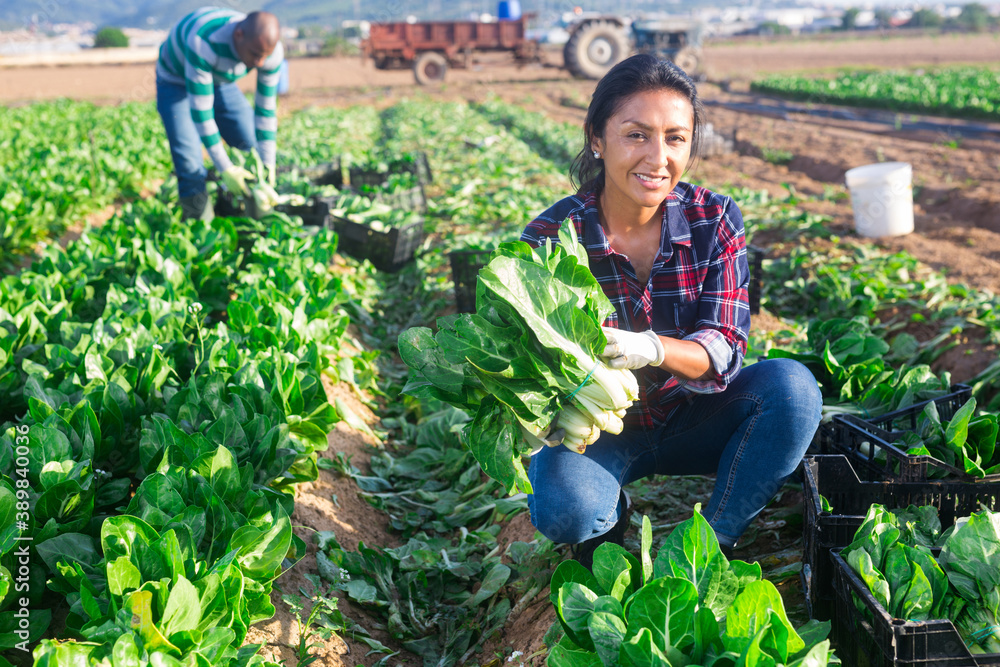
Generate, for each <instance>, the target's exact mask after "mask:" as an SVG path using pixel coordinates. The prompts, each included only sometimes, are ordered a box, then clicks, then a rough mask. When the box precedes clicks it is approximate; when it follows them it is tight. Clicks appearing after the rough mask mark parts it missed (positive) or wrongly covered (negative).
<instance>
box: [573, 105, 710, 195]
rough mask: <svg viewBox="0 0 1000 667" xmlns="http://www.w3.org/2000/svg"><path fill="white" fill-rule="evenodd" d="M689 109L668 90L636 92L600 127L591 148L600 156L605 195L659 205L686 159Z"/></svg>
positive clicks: (690, 127) (690, 121)
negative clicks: (602, 130)
mask: <svg viewBox="0 0 1000 667" xmlns="http://www.w3.org/2000/svg"><path fill="white" fill-rule="evenodd" d="M693 135H694V109H693V108H692V106H691V102H690V101H689V100H688V98H687V97H685V96H684V95H682V94H680V93H678V92H676V91H673V90H666V89H661V90H655V91H646V92H641V93H635V94H634V95H631V96H630V97H628V98H626V99H625V102H624V103H623V104H622V105H621V107H620V108H619V109H618V111H617V112H616V113H615V114H614V115H612V116H611V117H610V118H609V119H608V122H607V125H605V127H604V136H602V137H599V138H598V139H597V141H596V145H595V146H594V147H593V148H594V150H596V151H598V152H599V153H600V154H601V157H602V158H603V159H604V195H605V197H607V198H608V201H609V203H614V204H616V205H618V206H621V205H623V204H624V205H628V204H629V203H631V204H633V205H636V206H638V207H639V208H642V209H647V208H651V207H658V206H659V205H660V204H661V203H662V202H663V200H664V199H666V197H667V195H668V194H670V192H671V191H672V190H673V189H674V187H675V186H676V185H677V183H678V182H679V181H680V180H681V175H683V173H684V170H685V168H687V164H688V160H689V159H690V158H691V140H692V138H693Z"/></svg>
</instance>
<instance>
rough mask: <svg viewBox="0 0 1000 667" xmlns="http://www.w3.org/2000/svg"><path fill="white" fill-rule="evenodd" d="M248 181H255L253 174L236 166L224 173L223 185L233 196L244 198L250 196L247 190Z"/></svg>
mask: <svg viewBox="0 0 1000 667" xmlns="http://www.w3.org/2000/svg"><path fill="white" fill-rule="evenodd" d="M247 179H253V174H251V173H250V172H249V171H247V170H246V169H244V168H243V167H240V166H238V165H235V164H234V165H233V166H231V167H229V169H226V170H225V171H224V172H222V184H223V185H224V186H226V189H227V190H229V191H230V192H232V193H233V194H240V195H243V196H246V195H248V194H250V191H249V190H248V189H247Z"/></svg>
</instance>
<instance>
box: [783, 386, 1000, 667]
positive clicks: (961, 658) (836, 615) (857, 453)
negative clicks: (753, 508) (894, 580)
mask: <svg viewBox="0 0 1000 667" xmlns="http://www.w3.org/2000/svg"><path fill="white" fill-rule="evenodd" d="M971 394H972V391H971V388H970V387H969V386H967V385H961V384H959V385H954V386H952V388H951V392H950V393H949V394H947V395H945V396H942V397H940V398H937V399H933V400H932V401H923V402H921V403H918V404H916V405H913V406H911V407H908V408H905V409H902V410H897V411H895V412H892V413H889V414H886V415H883V416H881V417H877V418H870V419H859V418H857V417H854V416H850V415H838V416H836V417H834V419H833V422H832V424H831V425H830V427H829V429H828V431H827V435H826V436H825V437H824V439H823V443H822V451H823V452H824V453H823V454H821V455H817V456H808V457H806V458H805V459H804V460H803V464H802V472H803V496H804V498H803V504H804V515H805V517H804V518H805V521H804V535H803V558H802V563H803V564H802V581H803V588H804V592H805V596H806V602H807V606H808V608H809V613H810V615H811V616H812V617H813V618H816V619H819V620H832V621H833V637H834V641H835V644H836V647H837V653H838V656H839V657H840V658H841V660H842V661H843V664H844V665H846V666H848V667H850V666H851V665H858V666H861V665H865V666H868V665H870V666H872V667H890V666H891V667H924V666H927V667H930V663H934V664H940V665H948V666H951V667H960V666H961V667H976V666H977V665H980V666H985V665H1000V655H974V654H972V653H971V652H970V650H969V648H968V647H967V646H966V645H965V643H964V642H963V640H962V638H961V636H960V635H959V633H958V631H957V630H956V628H955V625H954V624H953V623H952V622H951V621H950V620H931V621H909V620H907V619H894V618H891V616H890V615H889V613H888V612H887V611H886V610H885V609H884V608H883V607H882V606H881V605H880V604H879V603H878V602H877V601H876V600H875V598H874V597H873V596H872V595H871V593H870V592H869V590H868V588H867V586H866V585H865V584H864V582H862V580H861V579H860V578H859V577H858V576H857V574H856V573H855V572H854V571H853V570H852V569H851V568H850V567H849V566H848V565H847V563H846V562H845V560H844V559H843V558H841V557H840V553H839V552H840V550H841V549H843V548H844V547H846V546H847V545H849V544H850V543H851V542H852V541H853V538H854V534H855V532H856V531H857V529H858V528H859V527H860V526H861V524H862V522H863V520H864V517H865V515H866V514H867V512H868V509H869V507H870V506H871V505H872V504H876V503H877V504H880V505H883V506H885V508H886V509H889V510H894V509H903V508H906V507H908V506H910V505H917V506H922V505H932V506H934V507H936V508H937V510H938V515H939V517H940V519H941V527H942V530H945V529H947V528H949V527H951V526H952V525H954V523H955V521H956V520H957V519H959V518H961V517H964V516H968V515H969V514H971V513H972V512H977V511H979V510H981V509H983V508H984V507H985V508H988V509H991V510H994V511H996V510H998V509H1000V475H988V476H986V477H974V476H971V475H969V474H967V473H966V472H965V471H964V470H960V469H958V468H955V467H954V466H950V465H948V464H946V463H945V462H943V461H940V460H938V459H936V458H934V457H932V456H927V455H920V456H913V455H908V454H907V453H906V451H905V448H904V447H901V446H899V444H900V440H901V439H902V438H903V437H904V435H905V434H906V433H907V432H909V431H913V430H915V429H916V428H917V425H918V419H919V417H920V415H921V413H922V412H923V411H924V409H925V407H927V404H928V403H934V404H935V407H936V409H937V412H938V414H939V415H940V417H941V419H942V421H947V420H950V419H951V417H952V416H953V415H954V414H955V413H956V412H957V411H958V409H959V408H961V407H962V406H963V405H964V404H965V403H966V402H967V401H968V399H969V398H970V397H971ZM821 496H822V498H823V499H825V500H826V501H827V503H828V504H829V505H828V506H829V508H830V511H824V508H823V507H824V505H823V503H822V501H821Z"/></svg>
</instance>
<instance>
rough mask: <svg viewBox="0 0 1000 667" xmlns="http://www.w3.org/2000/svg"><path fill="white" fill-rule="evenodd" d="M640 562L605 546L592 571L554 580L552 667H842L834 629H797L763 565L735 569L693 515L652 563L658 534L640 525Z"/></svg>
mask: <svg viewBox="0 0 1000 667" xmlns="http://www.w3.org/2000/svg"><path fill="white" fill-rule="evenodd" d="M641 539H642V552H641V554H640V558H636V557H635V556H633V555H632V554H630V553H628V552H627V551H626V550H625V549H624V548H622V547H620V546H619V545H617V544H614V543H611V542H606V543H604V544H602V545H601V546H599V547H598V548H597V550H596V551H595V552H594V567H593V573H591V572H590V571H588V570H587V569H586V568H584V567H583V566H582V565H580V564H579V563H578V562H576V561H574V560H566V561H563V562H562V563H560V565H559V566H558V567H557V568H556V570H555V572H554V573H553V575H552V581H551V583H550V591H551V592H550V594H549V597H550V600H551V601H552V604H553V605H554V606H555V608H556V611H557V613H558V616H559V622H560V624H561V626H562V629H563V631H564V632H565V635H564V636H563V637H562V639H560V640H559V642H558V643H557V644H556V645H555V646H554V647H553V648H552V651H551V652H550V654H549V657H548V660H547V662H546V664H547V665H549V666H550V667H601V666H603V665H606V666H612V665H614V666H633V665H635V666H638V665H663V666H666V665H705V667H712V666H713V665H745V666H746V667H758V666H759V667H764V666H767V667H776V666H777V665H789V666H791V665H800V666H802V667H822V666H824V665H827V664H829V663H830V662H836V658H834V656H833V653H832V651H831V650H830V642H829V641H828V640H827V639H826V637H827V635H828V634H829V631H830V623H829V622H819V621H815V620H811V621H809V622H808V623H806V624H805V625H804V626H802V627H801V628H798V629H796V628H795V627H794V626H793V625H792V624H791V622H790V621H789V620H788V616H787V615H786V613H785V608H784V603H783V602H782V599H781V594H780V593H779V592H778V590H777V588H775V586H774V584H772V583H771V582H769V581H767V580H765V579H762V578H761V568H760V565H759V564H758V563H752V564H749V563H745V562H743V561H740V560H733V561H730V560H728V559H727V558H726V556H725V555H724V554H723V553H722V551H721V550H720V549H719V542H718V540H717V539H716V537H715V532H714V531H713V530H712V528H711V526H709V524H708V522H707V521H706V520H705V519H704V517H702V516H701V514H700V513H699V512H698V511H697V509H696V511H695V514H694V516H693V517H692V518H691V519H689V520H687V521H685V522H684V523H682V524H681V525H680V526H678V527H677V528H676V529H674V531H673V532H672V533H671V534H670V536H669V537H668V538H667V541H666V542H665V543H664V545H663V546H662V547H661V548H660V550H659V552H658V553H657V555H656V559H655V560H653V559H652V558H651V556H650V548H651V546H652V528H651V524H650V521H649V518H648V517H645V516H644V517H643V522H642V531H641Z"/></svg>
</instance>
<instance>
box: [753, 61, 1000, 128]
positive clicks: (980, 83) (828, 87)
mask: <svg viewBox="0 0 1000 667" xmlns="http://www.w3.org/2000/svg"><path fill="white" fill-rule="evenodd" d="M750 89H751V90H752V91H754V92H760V93H770V94H774V95H780V96H782V97H788V98H791V99H797V100H808V101H810V102H832V103H835V104H850V105H855V106H863V107H876V108H882V109H891V110H893V111H913V112H917V113H927V114H936V115H941V116H958V117H962V118H984V119H987V120H996V119H1000V95H998V94H997V91H998V90H1000V72H998V71H997V70H996V69H995V68H988V67H971V66H967V67H948V68H945V67H942V68H934V69H928V70H919V71H905V70H904V71H900V70H887V71H868V70H845V71H842V72H839V73H838V74H836V75H835V76H833V77H832V78H827V77H806V76H795V75H786V74H774V75H770V76H767V77H765V78H763V79H759V80H757V81H754V82H753V83H751V85H750Z"/></svg>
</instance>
